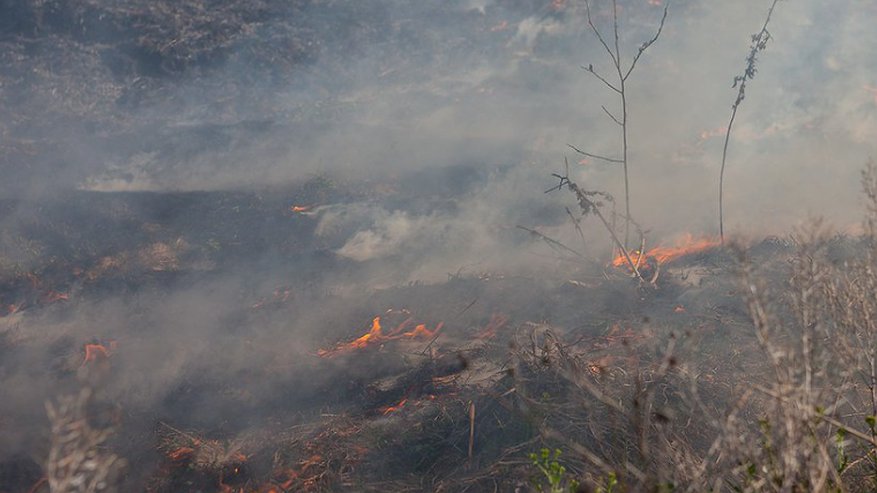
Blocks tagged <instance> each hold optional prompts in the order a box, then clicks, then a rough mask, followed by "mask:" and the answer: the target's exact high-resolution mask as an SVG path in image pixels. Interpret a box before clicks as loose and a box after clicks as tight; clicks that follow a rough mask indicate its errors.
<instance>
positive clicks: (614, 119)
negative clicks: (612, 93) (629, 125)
mask: <svg viewBox="0 0 877 493" xmlns="http://www.w3.org/2000/svg"><path fill="white" fill-rule="evenodd" d="M600 107H601V108H603V113H606V114H607V115H609V118H611V119H612V121H614V122H615V123H617V124H618V125H620V126H622V127H623V126H624V124H623V123H621V121H619V120H618V118H615V115H613V114H612V113H610V112H609V110H607V109H606V106H605V105H600Z"/></svg>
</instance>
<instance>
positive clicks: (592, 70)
mask: <svg viewBox="0 0 877 493" xmlns="http://www.w3.org/2000/svg"><path fill="white" fill-rule="evenodd" d="M582 68H583V69H584V70H585V71H587V72H589V73H591V75H593V76H594V77H596V78H597V79H599V80H600V82H602V83H603V84H605V85H606V87H608V88H609V89H612V90H613V91H615V92H617V93H618V94H621V89H619V88H617V87H615V86H614V85H612V83H611V82H609V81H608V80H606V78H605V77H603V76H602V75H600V74H598V73H597V72H596V71H594V66H593V65H590V64H589V65H588V66H587V67H585V66H582Z"/></svg>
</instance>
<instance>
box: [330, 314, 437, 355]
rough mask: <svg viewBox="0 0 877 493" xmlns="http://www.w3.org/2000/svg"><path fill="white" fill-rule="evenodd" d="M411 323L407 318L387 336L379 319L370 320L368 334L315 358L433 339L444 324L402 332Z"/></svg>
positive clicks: (419, 325) (424, 326)
mask: <svg viewBox="0 0 877 493" xmlns="http://www.w3.org/2000/svg"><path fill="white" fill-rule="evenodd" d="M411 322H412V319H411V318H409V319H407V320H405V321H404V322H402V323H401V324H399V325H398V326H397V327H396V328H395V329H394V330H392V331H391V332H390V333H389V334H384V333H383V331H382V329H381V317H375V318H374V319H372V326H371V329H369V331H368V333H366V334H364V335H362V336H360V337H358V338H357V339H354V340H353V341H350V342H347V343H342V344H338V345H337V346H335V347H334V348H333V349H320V350H318V351H317V356H320V357H322V358H328V357H331V356H335V355H336V354H339V353H344V352H348V351H353V350H356V349H362V348H365V347H367V346H372V345H375V344H382V343H384V342H387V341H393V340H397V339H418V338H420V339H427V338H430V337H434V336H435V335H436V334H437V333H438V332H439V331H440V330H441V329H442V327H443V326H444V322H439V324H438V325H436V327H435V329H434V330H429V329H427V328H426V324H418V325H417V326H416V327H414V329H412V330H411V331H409V332H403V331H404V330H405V328H406V327H408V326H409V325H410V324H411Z"/></svg>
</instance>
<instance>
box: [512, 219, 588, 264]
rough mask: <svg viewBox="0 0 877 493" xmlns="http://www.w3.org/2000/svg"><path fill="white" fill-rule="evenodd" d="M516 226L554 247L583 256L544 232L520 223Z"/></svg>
mask: <svg viewBox="0 0 877 493" xmlns="http://www.w3.org/2000/svg"><path fill="white" fill-rule="evenodd" d="M517 228H518V229H523V230H524V231H526V232H528V233H530V234H531V235H533V236H537V237H539V238H540V239H542V240H543V241H545V243H548V244H549V245H550V246H554V247H557V248H560V249H561V250H565V251H567V252H570V253H572V254H574V255H576V256H577V257H580V258H585V256H584V255H582V254H581V253H579V252H577V251H575V250H573V249H572V248H570V247H568V246H566V245H564V244H563V243H561V242H559V241H557V240H555V239H553V238H550V237H548V236H545V235H544V234H542V233H540V232H538V231H536V230H535V229H530V228H528V227H526V226H521V225H520V224H518V225H517Z"/></svg>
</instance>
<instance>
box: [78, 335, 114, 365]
mask: <svg viewBox="0 0 877 493" xmlns="http://www.w3.org/2000/svg"><path fill="white" fill-rule="evenodd" d="M84 349H85V359H83V360H82V364H81V365H80V366H85V365H86V363H88V362H89V361H91V362H95V363H96V362H98V361H106V360H108V359H109V358H110V353H112V352H113V351H115V349H116V341H110V342H109V347H107V346H104V345H103V344H100V343H94V344H86V345H85V347H84Z"/></svg>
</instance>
